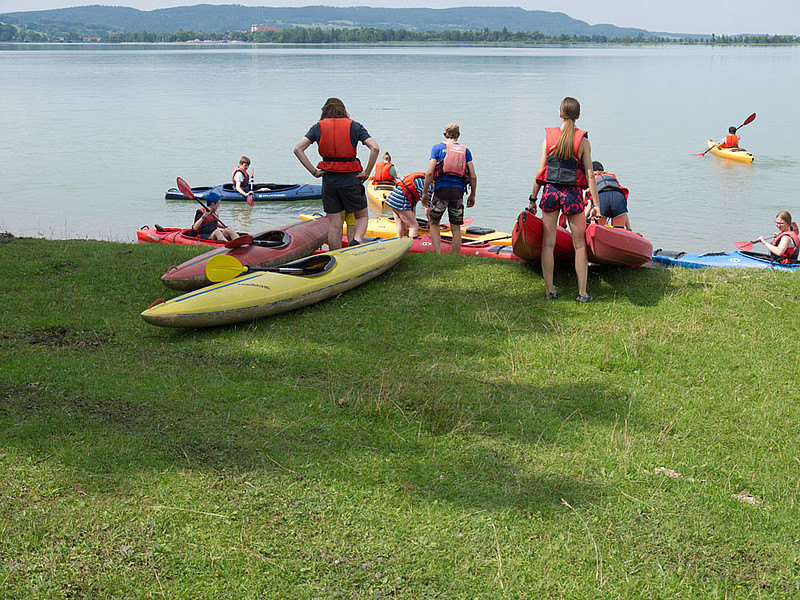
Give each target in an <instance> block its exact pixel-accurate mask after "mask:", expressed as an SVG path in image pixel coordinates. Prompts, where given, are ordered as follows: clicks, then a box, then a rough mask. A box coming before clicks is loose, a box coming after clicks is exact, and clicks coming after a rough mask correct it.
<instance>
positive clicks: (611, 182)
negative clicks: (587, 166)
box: [589, 173, 630, 200]
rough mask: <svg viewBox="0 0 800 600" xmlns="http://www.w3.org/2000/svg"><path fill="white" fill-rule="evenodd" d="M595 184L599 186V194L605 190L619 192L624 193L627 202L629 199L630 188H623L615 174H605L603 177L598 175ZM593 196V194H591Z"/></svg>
mask: <svg viewBox="0 0 800 600" xmlns="http://www.w3.org/2000/svg"><path fill="white" fill-rule="evenodd" d="M594 180H595V183H596V184H597V193H598V194H599V193H600V192H602V191H603V190H619V191H620V192H622V195H623V196H625V200H627V199H628V194H629V193H630V192H629V191H628V188H625V187H622V186H621V185H620V183H619V179H617V176H616V175H614V173H603V174H602V175H598V176H596V177H595V179H594ZM589 196H591V193H590V194H589Z"/></svg>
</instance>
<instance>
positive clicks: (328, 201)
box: [294, 98, 380, 250]
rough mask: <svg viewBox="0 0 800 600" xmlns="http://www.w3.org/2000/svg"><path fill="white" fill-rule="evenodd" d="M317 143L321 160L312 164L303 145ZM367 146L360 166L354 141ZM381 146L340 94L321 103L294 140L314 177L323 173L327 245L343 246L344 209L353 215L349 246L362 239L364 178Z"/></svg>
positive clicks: (297, 152) (364, 228)
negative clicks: (316, 117)
mask: <svg viewBox="0 0 800 600" xmlns="http://www.w3.org/2000/svg"><path fill="white" fill-rule="evenodd" d="M314 142H316V143H317V150H318V151H319V154H320V156H321V157H322V160H321V161H320V162H319V163H318V164H317V166H316V167H315V166H314V165H313V164H311V161H310V160H309V159H308V156H306V149H307V148H308V147H309V146H310V145H311V144H313V143H314ZM359 142H361V143H362V144H364V145H365V146H366V147H367V148H369V160H368V161H367V166H366V168H362V166H361V162H360V161H359V160H358V154H357V150H356V146H357V144H358V143H359ZM379 153H380V146H378V143H377V142H376V141H375V140H374V139H372V137H371V136H370V135H369V133H368V132H367V130H366V129H365V128H364V126H363V125H362V124H361V123H359V122H357V121H353V120H352V119H351V118H350V116H349V115H348V114H347V109H346V108H345V106H344V103H343V102H342V101H341V100H339V98H328V99H327V100H326V101H325V105H324V106H323V107H322V115H321V116H320V120H319V121H318V122H317V123H315V124H314V125H312V127H311V129H309V130H308V132H307V133H306V134H305V136H303V138H302V139H301V140H300V141H299V142H297V144H296V145H295V147H294V154H295V156H296V157H297V160H299V161H300V163H301V164H302V165H303V166H304V167H305V168H306V170H307V171H308V172H309V173H311V174H312V175H313V176H314V177H322V207H323V209H324V210H325V214H326V215H327V217H328V247H329V248H330V249H331V250H337V249H339V248H341V247H342V217H343V214H342V213H345V212H348V213H353V214H354V215H355V218H356V226H355V233H354V237H353V239H352V240H351V241H350V242H349V243H350V245H351V246H353V245H355V244H359V243H361V241H362V240H363V239H364V234H365V233H366V231H367V222H368V221H369V211H368V209H367V194H366V192H365V191H364V180H366V179H367V177H369V174H370V172H372V167H374V166H375V162H376V161H377V160H378V154H379Z"/></svg>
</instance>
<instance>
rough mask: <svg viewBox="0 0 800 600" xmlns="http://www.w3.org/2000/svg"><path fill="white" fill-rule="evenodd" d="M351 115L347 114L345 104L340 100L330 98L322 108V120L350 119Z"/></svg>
mask: <svg viewBox="0 0 800 600" xmlns="http://www.w3.org/2000/svg"><path fill="white" fill-rule="evenodd" d="M349 118H350V115H348V114H347V109H346V108H345V107H344V102H342V101H341V100H339V99H338V98H328V99H327V100H325V104H324V105H323V106H322V116H321V117H320V118H319V120H320V121H321V120H322V119H349Z"/></svg>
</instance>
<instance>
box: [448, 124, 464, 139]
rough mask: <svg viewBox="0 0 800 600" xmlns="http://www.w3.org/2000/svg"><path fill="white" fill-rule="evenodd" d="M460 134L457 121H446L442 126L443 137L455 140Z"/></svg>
mask: <svg viewBox="0 0 800 600" xmlns="http://www.w3.org/2000/svg"><path fill="white" fill-rule="evenodd" d="M460 135H461V130H460V129H459V127H458V123H448V124H447V125H445V126H444V137H446V138H447V139H448V140H457V139H458V137H459V136H460Z"/></svg>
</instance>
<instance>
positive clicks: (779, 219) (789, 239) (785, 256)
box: [758, 210, 800, 263]
mask: <svg viewBox="0 0 800 600" xmlns="http://www.w3.org/2000/svg"><path fill="white" fill-rule="evenodd" d="M775 227H777V228H778V231H776V232H775V236H774V238H773V239H772V243H769V242H768V241H767V240H766V238H765V237H764V236H761V237H760V238H758V241H759V242H761V243H762V244H764V246H766V247H767V250H769V253H770V254H771V255H772V258H774V259H775V260H777V261H778V262H782V263H792V262H797V260H798V254H799V253H800V238H798V235H797V234H798V228H797V223H795V222H793V221H792V215H791V214H789V212H788V211H785V210H783V211H781V212H779V213H778V216H776V217H775Z"/></svg>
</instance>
